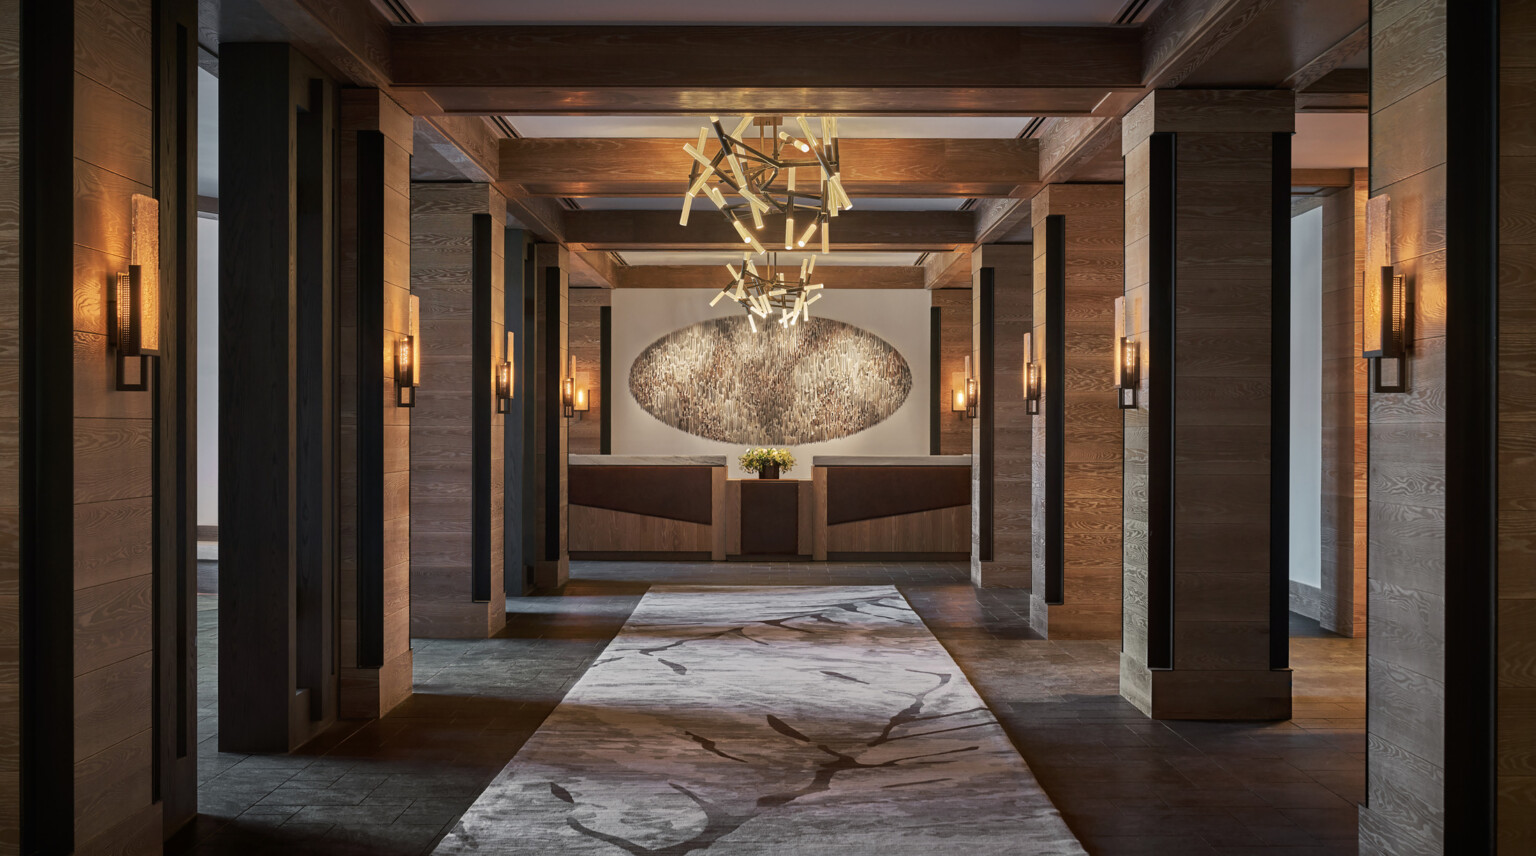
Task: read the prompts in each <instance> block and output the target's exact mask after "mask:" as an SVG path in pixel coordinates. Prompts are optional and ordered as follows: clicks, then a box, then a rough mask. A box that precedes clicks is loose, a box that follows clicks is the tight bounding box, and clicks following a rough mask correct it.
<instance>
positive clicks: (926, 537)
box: [811, 455, 971, 561]
mask: <svg viewBox="0 0 1536 856" xmlns="http://www.w3.org/2000/svg"><path fill="white" fill-rule="evenodd" d="M811 482H812V485H813V488H812V490H813V494H814V497H815V498H814V506H815V522H814V524H813V525H814V538H813V555H814V558H815V559H817V560H818V561H825V560H832V561H836V560H839V559H843V560H857V559H892V560H899V559H909V560H910V559H933V560H941V559H942V560H960V559H965V558H968V557H969V556H970V552H971V456H970V455H924V456H913V457H863V456H841V455H818V456H816V457H815V458H813V459H812V461H811Z"/></svg>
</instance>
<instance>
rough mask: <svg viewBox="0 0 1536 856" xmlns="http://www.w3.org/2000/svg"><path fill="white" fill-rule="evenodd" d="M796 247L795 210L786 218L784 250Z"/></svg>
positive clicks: (791, 210)
mask: <svg viewBox="0 0 1536 856" xmlns="http://www.w3.org/2000/svg"><path fill="white" fill-rule="evenodd" d="M685 225H686V224H685ZM794 247H795V215H794V209H790V213H789V214H788V215H787V216H786V217H785V218H784V249H786V250H792V249H794Z"/></svg>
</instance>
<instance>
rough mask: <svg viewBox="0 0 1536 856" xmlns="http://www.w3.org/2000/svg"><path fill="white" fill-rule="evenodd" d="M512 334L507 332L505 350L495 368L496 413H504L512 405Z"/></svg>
mask: <svg viewBox="0 0 1536 856" xmlns="http://www.w3.org/2000/svg"><path fill="white" fill-rule="evenodd" d="M512 335H513V334H512V332H511V331H508V332H507V342H506V350H505V351H503V352H502V355H501V365H498V366H497V367H496V412H497V413H506V412H507V410H508V409H510V407H511V405H512V353H513V351H512V341H513V339H512Z"/></svg>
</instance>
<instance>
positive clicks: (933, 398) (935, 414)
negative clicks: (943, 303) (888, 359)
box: [928, 306, 949, 455]
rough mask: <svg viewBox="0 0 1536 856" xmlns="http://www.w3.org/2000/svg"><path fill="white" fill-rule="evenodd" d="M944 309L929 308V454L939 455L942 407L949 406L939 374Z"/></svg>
mask: <svg viewBox="0 0 1536 856" xmlns="http://www.w3.org/2000/svg"><path fill="white" fill-rule="evenodd" d="M943 331H944V310H943V309H942V308H941V307H938V306H934V307H932V308H930V309H929V310H928V454H930V455H938V454H942V452H943V445H942V444H941V443H940V433H939V413H940V408H944V407H947V406H948V404H949V402H947V401H945V400H944V399H943V398H942V395H943V385H942V384H941V383H940V382H939V374H940V373H941V372H942V371H943V364H942V362H941V360H942V357H943V348H944V332H943Z"/></svg>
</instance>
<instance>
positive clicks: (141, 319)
mask: <svg viewBox="0 0 1536 856" xmlns="http://www.w3.org/2000/svg"><path fill="white" fill-rule="evenodd" d="M130 206H131V207H130V215H131V219H130V229H131V233H130V238H129V244H128V270H127V271H126V272H123V273H119V274H118V275H117V277H116V282H114V283H113V286H112V288H110V289H108V290H107V313H108V314H109V316H110V317H111V321H110V322H109V323H108V324H107V339H108V344H109V345H112V346H114V347H116V348H117V389H118V390H119V391H122V392H143V391H145V390H147V389H149V358H150V357H158V356H160V202H159V201H158V200H156V199H155V198H154V197H151V196H144V195H143V194H139V193H135V194H133V197H132V198H131V200H130ZM130 357H138V364H139V379H138V381H137V382H136V383H131V382H129V380H128V360H129V358H130Z"/></svg>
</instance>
